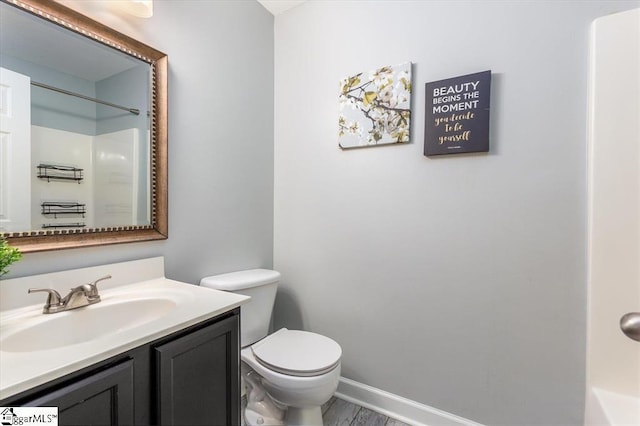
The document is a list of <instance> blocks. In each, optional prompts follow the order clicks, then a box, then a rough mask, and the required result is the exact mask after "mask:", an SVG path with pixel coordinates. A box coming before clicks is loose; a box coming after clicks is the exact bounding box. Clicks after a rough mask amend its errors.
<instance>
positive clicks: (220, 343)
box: [155, 316, 240, 426]
mask: <svg viewBox="0 0 640 426" xmlns="http://www.w3.org/2000/svg"><path fill="white" fill-rule="evenodd" d="M237 330H238V317H237V316H233V317H231V318H227V319H225V320H223V321H220V322H218V323H216V324H213V325H211V326H208V327H206V328H203V329H201V330H198V331H195V332H193V333H191V334H188V335H186V336H183V337H180V338H178V339H176V340H173V341H171V342H169V343H166V344H163V345H161V346H157V347H156V348H155V362H156V366H157V384H158V389H157V391H158V404H159V405H158V413H157V416H158V421H159V423H160V424H161V425H176V426H178V425H192V426H196V425H207V426H210V425H231V424H238V423H239V421H240V419H239V413H240V409H239V398H238V394H239V392H238V389H239V377H238V376H239V374H238V364H239V362H240V361H239V353H238V347H239V344H238V332H237Z"/></svg>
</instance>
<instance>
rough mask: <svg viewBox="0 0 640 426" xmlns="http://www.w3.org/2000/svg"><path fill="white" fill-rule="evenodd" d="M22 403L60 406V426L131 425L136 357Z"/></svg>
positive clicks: (39, 405)
mask: <svg viewBox="0 0 640 426" xmlns="http://www.w3.org/2000/svg"><path fill="white" fill-rule="evenodd" d="M22 405H24V406H28V407H42V406H48V407H58V422H59V424H60V426H66V425H83V426H92V425H96V426H97V425H101V426H102V425H132V424H133V423H134V421H133V361H132V360H127V361H124V362H122V363H120V364H118V365H116V366H113V367H109V368H107V369H105V370H102V371H100V372H97V373H95V374H93V375H90V376H88V377H85V378H84V379H80V380H78V381H77V382H74V383H72V384H70V385H67V386H65V387H63V388H60V389H58V390H56V391H53V392H51V393H48V394H46V395H44V396H42V397H39V398H37V399H34V400H31V401H29V402H27V403H25V404H22Z"/></svg>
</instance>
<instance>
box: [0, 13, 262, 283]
mask: <svg viewBox="0 0 640 426" xmlns="http://www.w3.org/2000/svg"><path fill="white" fill-rule="evenodd" d="M86 3H87V4H82V2H76V3H75V7H78V8H82V7H83V6H91V5H90V3H91V2H86ZM84 11H85V12H86V13H89V14H91V16H92V17H94V18H95V19H98V20H100V21H102V22H104V23H106V24H107V25H110V26H112V27H113V28H115V29H117V30H119V31H121V32H124V33H126V34H128V35H131V36H133V37H134V38H137V39H138V40H140V41H142V42H144V43H147V44H149V45H151V46H153V47H155V48H157V49H159V50H161V51H163V52H165V53H167V54H168V56H169V239H168V240H167V241H162V242H151V243H136V244H124V245H117V246H105V247H98V248H89V249H74V250H63V251H57V252H48V253H47V252H46V253H34V254H28V255H26V256H25V258H24V259H23V260H22V261H21V262H19V263H17V264H15V265H13V266H12V268H11V271H12V272H11V275H9V276H6V278H11V277H20V276H25V275H31V274H39V273H45V272H52V271H60V270H64V269H69V268H79V267H85V266H92V265H99V264H105V263H111V262H118V261H123V260H133V259H140V258H145V257H150V256H158V255H164V256H165V265H166V273H167V276H168V277H170V278H173V279H178V280H182V281H186V282H190V283H198V282H199V281H200V278H201V277H203V276H206V275H209V274H214V273H221V272H226V271H233V270H238V269H245V268H255V267H271V266H272V257H273V255H272V252H273V57H274V54H273V16H271V15H270V14H269V13H268V12H267V11H266V10H265V9H264V8H263V7H262V6H260V4H258V3H257V2H253V1H245V2H236V1H206V2H205V1H177V0H176V1H170V0H163V1H157V2H155V5H154V16H153V17H152V18H150V19H139V18H134V17H125V16H116V15H114V14H113V13H112V12H110V11H102V10H97V11H96V10H91V9H86V10H84Z"/></svg>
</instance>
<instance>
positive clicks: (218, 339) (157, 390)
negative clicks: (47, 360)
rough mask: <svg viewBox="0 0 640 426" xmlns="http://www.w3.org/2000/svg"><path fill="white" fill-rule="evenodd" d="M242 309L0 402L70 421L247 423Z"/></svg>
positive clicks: (207, 424)
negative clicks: (43, 409)
mask: <svg viewBox="0 0 640 426" xmlns="http://www.w3.org/2000/svg"><path fill="white" fill-rule="evenodd" d="M239 314H240V312H239V309H234V310H233V311H229V312H227V313H225V314H223V315H220V316H218V317H216V318H213V319H210V320H207V321H204V322H202V323H199V324H196V325H194V326H191V327H189V328H187V329H184V330H181V331H178V332H176V333H173V334H171V335H169V336H166V337H163V338H161V339H158V340H156V341H153V342H151V343H148V344H146V345H143V346H140V347H138V348H135V349H132V350H130V351H127V352H125V353H123V354H120V355H118V356H115V357H112V358H110V359H108V360H105V361H102V362H100V363H98V364H95V365H92V366H90V367H87V368H84V369H82V370H80V371H77V372H75V373H72V374H69V375H67V376H64V377H62V378H59V379H56V380H54V381H52V382H50V383H46V384H44V385H41V386H38V387H36V388H34V389H31V390H29V391H26V392H23V393H21V394H18V395H14V396H12V397H9V398H7V399H5V400H2V401H0V405H1V406H56V407H58V415H59V424H60V425H61V426H64V425H87V426H88V425H176V426H178V425H193V426H196V425H206V426H217V425H238V424H240V386H239V381H240V373H239V362H240V361H239V355H240V353H239V350H240V342H239Z"/></svg>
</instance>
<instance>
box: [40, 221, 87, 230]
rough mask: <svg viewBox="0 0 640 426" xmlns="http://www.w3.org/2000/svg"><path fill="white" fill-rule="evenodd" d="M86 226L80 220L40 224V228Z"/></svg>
mask: <svg viewBox="0 0 640 426" xmlns="http://www.w3.org/2000/svg"><path fill="white" fill-rule="evenodd" d="M85 226H87V225H86V224H84V223H82V222H78V223H45V224H43V225H42V229H57V228H84V227H85Z"/></svg>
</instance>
